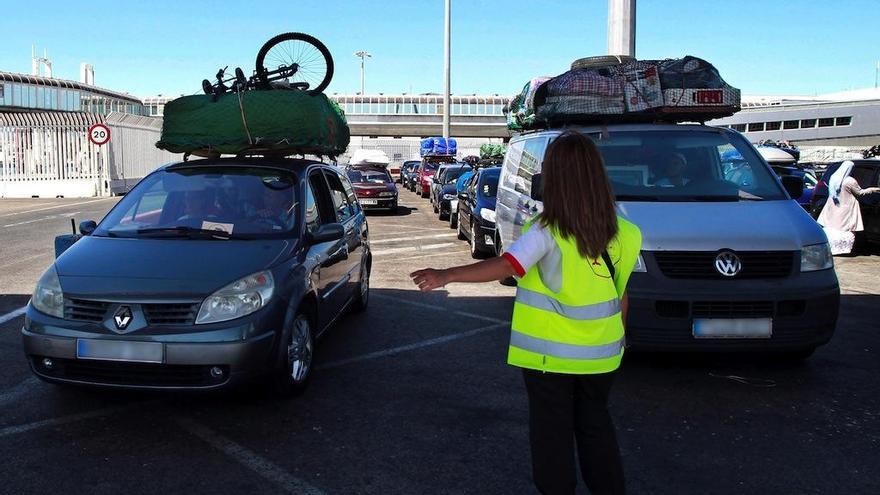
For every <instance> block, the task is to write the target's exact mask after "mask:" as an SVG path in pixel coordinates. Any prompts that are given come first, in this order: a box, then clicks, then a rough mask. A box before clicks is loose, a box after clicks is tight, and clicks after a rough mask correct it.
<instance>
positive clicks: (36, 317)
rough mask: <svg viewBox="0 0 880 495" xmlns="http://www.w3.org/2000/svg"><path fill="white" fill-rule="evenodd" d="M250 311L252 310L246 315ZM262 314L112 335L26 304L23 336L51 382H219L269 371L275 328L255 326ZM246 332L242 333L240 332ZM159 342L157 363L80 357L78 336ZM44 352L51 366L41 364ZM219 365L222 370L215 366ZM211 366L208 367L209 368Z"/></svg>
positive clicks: (32, 360)
mask: <svg viewBox="0 0 880 495" xmlns="http://www.w3.org/2000/svg"><path fill="white" fill-rule="evenodd" d="M258 313H259V312H258ZM251 316H253V315H251ZM264 321H265V317H263V318H260V317H251V318H249V317H244V318H241V319H240V320H234V321H232V322H227V323H229V324H230V325H227V326H226V327H218V325H211V326H210V327H211V329H209V330H208V329H206V330H204V331H198V332H192V331H180V332H179V333H161V334H156V333H149V332H147V333H145V334H138V335H134V334H128V335H115V334H109V333H108V332H106V331H103V332H102V331H100V329H96V328H93V327H91V326H90V325H78V323H79V322H68V321H66V320H59V319H56V318H53V317H49V316H46V315H43V314H41V313H38V312H37V311H35V310H34V309H33V308H28V316H27V318H26V320H25V327H24V328H22V332H21V333H22V341H23V344H24V351H25V355H26V356H27V359H28V362H29V364H30V366H31V370H32V371H33V372H34V374H36V375H37V376H38V377H39V378H41V379H43V380H45V381H48V382H54V383H70V384H79V385H88V386H97V387H112V388H132V389H169V390H206V389H216V388H223V387H227V386H230V385H234V384H238V383H241V382H245V381H248V380H250V379H253V378H254V377H257V376H261V375H264V374H266V373H268V372H269V371H270V370H271V369H272V366H273V365H274V356H275V355H276V353H275V352H274V349H275V346H276V338H275V337H276V335H277V332H275V331H274V330H268V331H267V330H263V331H262V332H260V331H258V330H256V329H258V328H265V327H264V326H263V325H260V323H263V322H264ZM243 336H247V337H243ZM79 339H89V340H118V341H128V342H159V343H161V344H162V347H163V358H162V362H161V363H137V362H130V361H121V360H120V361H111V360H95V359H80V358H78V357H77V340H79ZM45 358H49V359H50V360H51V361H52V366H51V367H47V366H45V365H44V359H45ZM218 370H220V371H222V373H221V374H219V375H218V374H217V373H216V372H217V371H218ZM212 371H213V373H212Z"/></svg>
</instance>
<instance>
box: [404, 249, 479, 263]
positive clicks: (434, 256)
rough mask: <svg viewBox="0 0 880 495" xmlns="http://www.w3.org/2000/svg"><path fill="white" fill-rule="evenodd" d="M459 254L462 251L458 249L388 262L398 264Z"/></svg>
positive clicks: (405, 257)
mask: <svg viewBox="0 0 880 495" xmlns="http://www.w3.org/2000/svg"><path fill="white" fill-rule="evenodd" d="M459 253H461V249H456V250H455V251H442V252H440V253H434V254H419V255H416V256H404V257H402V258H394V259H392V260H388V261H393V262H395V263H397V262H399V261H406V260H414V259H420V260H421V259H425V258H436V257H438V256H450V255H453V254H459Z"/></svg>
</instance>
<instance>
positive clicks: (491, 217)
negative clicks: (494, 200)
mask: <svg viewBox="0 0 880 495" xmlns="http://www.w3.org/2000/svg"><path fill="white" fill-rule="evenodd" d="M480 216H481V217H483V220H486V221H488V222H492V223H495V210H490V209H489V208H480Z"/></svg>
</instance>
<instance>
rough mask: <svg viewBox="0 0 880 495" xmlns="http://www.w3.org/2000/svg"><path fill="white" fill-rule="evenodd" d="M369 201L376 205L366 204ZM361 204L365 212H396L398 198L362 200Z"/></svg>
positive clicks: (360, 200)
mask: <svg viewBox="0 0 880 495" xmlns="http://www.w3.org/2000/svg"><path fill="white" fill-rule="evenodd" d="M364 200H367V201H375V202H376V204H367V203H365V202H364ZM359 202H360V204H361V207H362V208H363V209H365V210H396V209H397V197H396V196H395V197H392V198H378V197H371V198H360V199H359Z"/></svg>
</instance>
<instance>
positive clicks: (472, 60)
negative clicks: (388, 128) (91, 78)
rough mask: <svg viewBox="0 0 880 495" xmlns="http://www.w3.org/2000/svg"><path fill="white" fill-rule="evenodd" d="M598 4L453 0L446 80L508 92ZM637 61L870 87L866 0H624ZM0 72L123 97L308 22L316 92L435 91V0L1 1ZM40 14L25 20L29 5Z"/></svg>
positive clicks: (576, 46)
mask: <svg viewBox="0 0 880 495" xmlns="http://www.w3.org/2000/svg"><path fill="white" fill-rule="evenodd" d="M607 9H608V3H607V0H570V1H563V0H529V1H522V0H505V1H501V0H497V1H482V0H453V46H452V57H453V59H452V64H453V74H452V79H453V81H452V90H453V93H457V94H469V93H478V94H489V93H500V94H503V95H509V94H512V93H514V92H515V91H517V90H518V89H519V88H521V87H522V85H523V83H524V82H525V81H526V80H527V79H529V78H531V77H534V76H538V75H555V74H558V73H561V72H563V71H565V70H566V69H567V67H568V65H569V64H570V63H571V61H572V60H574V59H576V58H580V57H584V56H589V55H601V54H603V53H605V51H606V22H607ZM637 10H638V14H637V36H636V40H637V45H636V54H637V56H638V57H639V58H665V57H678V56H682V55H685V54H691V55H696V56H699V57H702V58H706V59H707V60H709V61H711V62H713V63H714V64H715V65H716V66H717V67H718V68H719V70H720V71H721V74H722V75H723V76H724V78H725V79H726V80H727V81H728V82H729V83H731V84H733V85H734V86H737V87H739V88H741V89H742V90H743V91H744V93H745V94H752V95H754V94H815V93H823V92H831V91H840V90H846V89H854V88H864V87H870V86H873V84H874V67H875V64H876V61H877V60H878V59H880V35H878V30H877V29H878V28H877V26H880V0H835V1H833V2H825V1H818V0H799V1H794V0H791V1H789V0H764V1H754V0H733V1H727V2H715V1H711V0H666V1H661V0H638V7H637ZM3 11H4V12H3V16H2V18H0V46H2V50H0V70H7V71H13V72H29V71H30V52H31V44H32V43H35V44H36V45H37V47H38V49H39V50H40V52H41V53H42V50H43V48H46V49H48V50H49V56H50V58H51V59H52V61H53V63H54V71H55V75H56V76H57V77H63V78H68V79H78V77H79V63H80V62H83V61H86V62H89V63H91V64H93V65H94V66H95V72H96V83H97V85H99V86H102V87H105V88H109V89H113V90H117V91H126V92H130V93H132V94H134V95H137V96H141V97H143V96H149V95H155V94H159V93H161V94H166V95H177V94H181V93H184V94H191V93H195V92H197V91H199V87H200V82H201V80H202V79H203V78H205V77H208V76H210V75H212V74H213V73H214V72H216V70H217V68H218V67H221V66H225V65H230V66H241V67H243V68H245V69H246V71H248V72H249V71H250V70H252V68H253V64H254V58H255V56H256V52H257V50H258V49H259V48H260V46H261V45H262V43H263V42H264V41H265V40H266V39H268V38H270V37H271V36H273V35H275V34H278V33H281V32H285V31H303V32H307V33H310V34H312V35H314V36H316V37H318V38H320V39H321V40H323V41H324V43H326V44H327V46H328V47H329V48H330V50H331V52H332V53H333V55H334V60H335V64H336V74H335V76H334V78H333V82H332V83H331V84H330V87H329V89H328V91H329V92H340V93H354V92H356V91H358V89H359V86H360V66H359V60H358V59H357V58H356V57H354V55H353V53H354V52H355V51H357V50H367V51H369V52H370V53H372V55H373V58H371V59H368V60H367V77H366V80H367V84H366V88H367V92H368V93H377V92H383V93H400V92H410V91H412V92H416V93H420V92H432V91H433V92H440V91H442V89H443V79H442V69H443V0H409V1H398V0H385V1H382V0H379V1H376V0H371V1H366V0H343V1H338V0H323V1H314V0H297V1H290V0H286V1H277V0H261V1H259V2H253V1H248V2H231V1H230V2H220V1H215V2H206V1H191V0H177V1H167V0H155V1H151V2H146V1H144V2H141V1H138V2H132V1H118V0H117V1H104V0H92V1H90V2H86V3H83V2H71V1H69V0H65V1H53V0H40V1H39V2H36V3H34V2H24V1H13V2H8V3H6V4H5V5H4V8H3ZM38 12H39V16H38V15H37V13H38Z"/></svg>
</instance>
